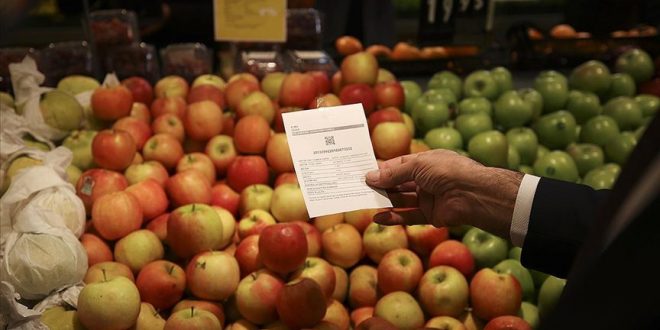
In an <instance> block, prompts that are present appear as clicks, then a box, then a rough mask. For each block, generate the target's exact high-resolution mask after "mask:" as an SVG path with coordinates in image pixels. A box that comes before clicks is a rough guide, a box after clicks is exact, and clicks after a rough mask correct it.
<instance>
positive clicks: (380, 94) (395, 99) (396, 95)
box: [374, 81, 406, 109]
mask: <svg viewBox="0 0 660 330" xmlns="http://www.w3.org/2000/svg"><path fill="white" fill-rule="evenodd" d="M374 94H375V95H376V106H378V107H379V108H386V107H395V108H397V109H401V108H402V107H403V102H404V101H405V98H406V97H405V95H404V93H403V87H401V84H399V82H398V81H388V82H382V83H378V84H376V86H374Z"/></svg>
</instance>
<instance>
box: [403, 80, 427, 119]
mask: <svg viewBox="0 0 660 330" xmlns="http://www.w3.org/2000/svg"><path fill="white" fill-rule="evenodd" d="M399 84H401V87H403V96H404V99H405V105H404V107H403V110H404V111H405V112H407V113H412V109H413V106H414V105H415V102H416V101H417V99H419V98H420V97H421V96H422V88H421V87H419V84H417V83H416V82H414V81H412V80H404V81H401V82H399Z"/></svg>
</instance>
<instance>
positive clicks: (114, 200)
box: [92, 191, 143, 241]
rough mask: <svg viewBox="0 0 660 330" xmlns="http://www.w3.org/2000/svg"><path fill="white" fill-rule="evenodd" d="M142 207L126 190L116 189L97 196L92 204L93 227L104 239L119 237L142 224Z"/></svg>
mask: <svg viewBox="0 0 660 330" xmlns="http://www.w3.org/2000/svg"><path fill="white" fill-rule="evenodd" d="M142 217H143V216H142V208H141V207H140V203H139V202H138V200H137V199H136V198H135V197H133V195H131V194H130V193H128V192H125V191H117V192H113V193H109V194H106V195H103V196H101V197H99V199H97V200H96V201H95V202H94V205H93V206H92V221H93V222H94V228H95V229H96V230H97V231H98V233H99V234H100V235H101V237H103V238H104V239H107V240H110V241H113V240H116V239H120V238H122V237H124V236H126V235H128V234H129V233H130V232H132V231H135V230H138V229H139V228H140V227H141V226H142Z"/></svg>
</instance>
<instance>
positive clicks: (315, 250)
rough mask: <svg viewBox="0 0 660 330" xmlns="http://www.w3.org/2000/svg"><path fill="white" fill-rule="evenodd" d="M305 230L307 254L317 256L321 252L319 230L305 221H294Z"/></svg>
mask: <svg viewBox="0 0 660 330" xmlns="http://www.w3.org/2000/svg"><path fill="white" fill-rule="evenodd" d="M293 223H294V224H296V225H298V226H300V228H302V230H303V231H304V232H305V237H306V238H307V256H308V257H318V256H319V255H320V254H321V244H322V243H321V232H319V230H318V229H316V227H314V226H312V225H311V224H309V223H308V222H305V221H294V222H293Z"/></svg>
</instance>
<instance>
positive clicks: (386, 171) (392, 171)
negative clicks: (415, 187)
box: [366, 161, 416, 189]
mask: <svg viewBox="0 0 660 330" xmlns="http://www.w3.org/2000/svg"><path fill="white" fill-rule="evenodd" d="M415 163H416V162H414V161H410V162H405V163H402V164H400V165H396V166H392V167H385V168H381V169H379V170H374V171H370V172H368V173H367V175H366V182H367V184H369V185H371V186H374V187H376V188H383V189H387V188H393V187H396V186H397V185H400V184H403V183H406V182H409V181H413V179H414V173H413V170H414V164H415Z"/></svg>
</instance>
